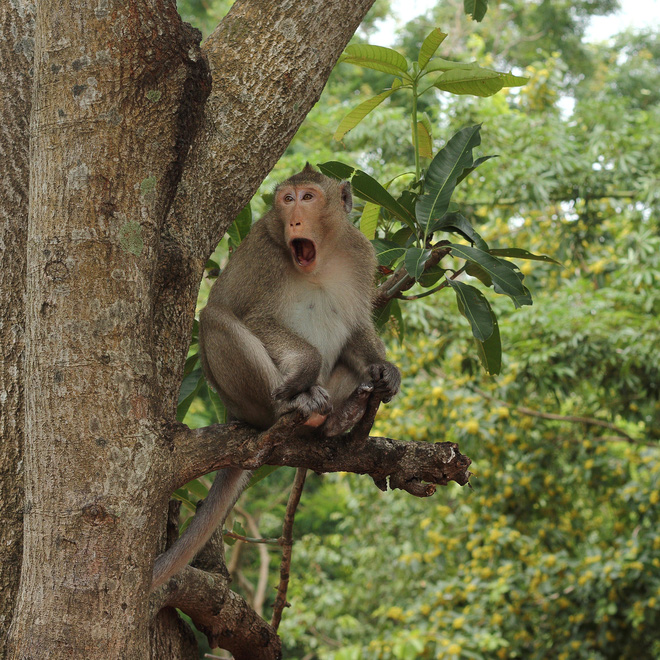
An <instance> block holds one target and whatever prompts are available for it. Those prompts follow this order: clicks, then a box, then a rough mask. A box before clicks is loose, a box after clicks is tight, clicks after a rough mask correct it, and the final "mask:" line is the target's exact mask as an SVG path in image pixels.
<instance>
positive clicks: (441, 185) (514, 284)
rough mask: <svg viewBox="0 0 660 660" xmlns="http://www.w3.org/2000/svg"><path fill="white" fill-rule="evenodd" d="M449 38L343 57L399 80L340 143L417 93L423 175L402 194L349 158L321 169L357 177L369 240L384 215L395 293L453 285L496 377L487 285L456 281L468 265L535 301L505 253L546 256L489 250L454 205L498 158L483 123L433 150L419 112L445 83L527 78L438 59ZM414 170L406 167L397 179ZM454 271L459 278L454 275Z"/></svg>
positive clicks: (352, 119)
mask: <svg viewBox="0 0 660 660" xmlns="http://www.w3.org/2000/svg"><path fill="white" fill-rule="evenodd" d="M472 9H473V10H474V3H473V5H472ZM446 36H447V35H446V34H444V33H443V32H441V31H440V30H439V29H437V28H436V29H434V30H432V31H431V32H430V33H429V34H428V35H427V36H426V38H425V39H424V41H423V42H422V45H421V47H420V49H419V53H418V54H417V57H416V58H415V60H414V61H409V60H407V59H406V58H405V57H404V56H403V55H401V54H400V53H399V52H397V51H396V50H393V49H391V48H384V47H381V46H370V45H368V44H355V45H352V46H349V47H348V48H347V49H346V51H345V52H344V54H343V55H342V57H341V59H340V61H341V62H345V63H349V64H357V65H359V66H362V67H365V68H367V69H373V70H376V71H382V72H384V73H387V74H390V75H393V76H395V78H394V81H393V82H392V84H391V86H390V88H389V89H388V90H386V91H384V92H381V93H380V94H377V95H376V96H373V97H371V98H370V99H368V100H367V101H363V102H362V103H361V104H360V105H359V106H357V107H356V108H354V109H353V110H351V111H350V112H349V113H348V114H347V115H346V117H344V119H343V120H342V122H341V123H340V124H339V127H338V128H337V130H336V132H335V135H334V137H335V139H336V140H341V139H342V138H343V137H344V136H345V135H346V134H347V133H348V132H349V131H350V130H351V129H353V128H355V127H356V126H357V125H358V124H359V123H360V122H361V121H362V120H363V119H364V118H365V117H366V116H367V115H368V114H369V113H371V112H372V111H373V110H374V109H375V108H377V107H378V106H379V105H380V104H381V103H382V102H383V101H384V100H385V99H387V98H389V97H391V96H392V95H394V94H395V93H396V94H398V95H400V94H401V93H402V92H410V99H411V113H410V126H411V129H412V131H411V132H412V145H413V153H414V157H415V171H414V176H413V178H412V180H411V181H410V183H409V184H408V185H407V186H406V187H405V188H404V189H403V190H402V191H401V192H400V194H399V196H398V197H396V198H395V197H393V196H392V195H391V194H390V193H389V192H388V190H387V189H388V188H389V187H390V185H391V183H392V181H390V182H389V183H388V184H386V185H384V186H383V185H381V184H380V183H378V181H377V180H376V179H374V178H373V177H372V176H370V175H369V174H367V173H366V172H364V171H362V170H359V169H357V168H355V167H351V166H349V165H346V164H344V163H341V162H337V161H331V162H327V163H323V164H321V165H320V166H319V167H320V169H321V171H322V172H324V173H325V174H328V175H329V176H334V177H337V178H339V179H350V181H351V183H352V186H353V191H354V192H355V194H356V195H357V196H358V197H361V198H362V199H364V200H365V202H366V204H365V206H364V209H363V213H362V218H361V221H360V226H361V228H362V229H363V231H365V233H367V235H368V237H370V238H372V239H373V238H374V236H375V233H376V225H377V222H376V221H377V219H378V215H379V214H381V215H382V223H381V228H382V229H381V232H379V234H378V238H377V239H375V240H374V241H373V243H374V246H375V248H376V252H377V254H378V260H379V264H380V265H381V269H382V270H383V271H384V272H385V273H386V274H387V275H389V274H393V277H392V280H391V281H394V284H393V285H391V284H390V285H389V286H391V289H390V290H388V291H387V292H386V294H387V295H388V296H393V295H394V296H396V297H397V298H399V299H401V298H404V297H403V296H401V295H400V293H401V291H404V290H407V289H409V288H410V287H411V286H412V285H413V283H415V282H416V283H418V285H419V286H421V288H422V289H426V291H424V290H423V291H422V292H421V293H417V295H416V296H415V298H419V297H422V296H427V295H431V294H433V293H436V292H438V291H440V290H441V289H443V288H446V287H448V286H449V287H451V288H452V289H453V290H454V292H455V293H456V297H457V304H458V309H459V311H460V313H461V314H463V315H464V316H465V317H466V318H467V319H468V321H469V322H470V325H471V327H472V334H473V336H474V339H475V344H476V346H477V352H478V355H479V357H480V359H481V361H482V364H483V365H484V367H485V368H486V370H487V371H488V372H489V373H491V374H496V373H498V372H499V369H500V366H501V353H502V349H501V343H500V335H499V331H498V330H497V320H496V318H495V315H494V313H493V311H492V309H491V307H490V304H489V303H488V300H487V299H486V298H485V297H484V296H483V295H482V294H481V292H480V291H479V290H478V289H476V288H475V287H474V286H472V285H471V284H467V283H463V282H457V281H456V278H457V277H458V276H459V275H461V274H462V273H463V272H466V271H467V272H469V273H470V274H472V275H474V276H475V277H476V278H478V279H479V280H480V281H481V282H482V283H483V284H485V285H486V286H488V287H490V286H492V287H493V289H494V291H495V292H496V293H501V294H505V295H508V296H509V297H510V298H511V300H512V301H513V303H514V305H515V306H516V307H519V306H521V305H530V304H531V302H532V301H531V296H530V293H529V291H528V290H527V289H526V287H525V286H524V285H523V283H522V281H523V277H524V276H523V275H522V274H521V272H520V270H519V269H518V267H517V266H516V265H515V264H514V263H512V262H511V261H508V260H506V259H503V258H502V257H504V256H514V255H515V256H517V257H519V258H523V259H525V258H532V259H537V258H542V257H537V256H536V255H532V254H530V253H529V252H527V251H524V250H521V249H517V250H515V249H514V250H513V251H509V252H507V251H505V250H500V251H499V253H498V254H495V253H494V252H493V251H491V250H489V247H488V245H487V244H486V242H485V241H484V240H483V238H482V237H481V236H480V235H479V234H478V233H477V231H476V230H475V229H474V227H473V225H472V224H471V223H470V221H469V220H468V219H467V218H466V217H465V216H464V215H463V214H462V213H461V212H460V209H459V207H458V206H457V205H456V204H453V203H452V202H451V197H452V194H453V192H454V189H455V188H456V186H457V185H458V184H459V183H460V182H461V181H463V180H464V179H465V178H466V177H468V175H470V174H471V173H472V172H473V171H474V170H475V169H476V168H477V167H478V166H479V165H481V164H482V163H484V162H485V161H487V160H488V159H489V158H490V156H485V157H481V158H476V159H475V158H474V157H473V155H472V152H473V149H475V148H476V147H477V146H479V144H480V142H481V137H480V126H479V125H475V126H468V127H466V128H463V129H462V130H460V131H458V133H456V134H455V135H454V136H453V137H452V138H451V139H449V140H448V141H447V143H446V144H445V146H444V147H443V148H442V149H440V150H439V151H438V153H437V154H436V155H435V156H433V138H432V129H431V122H430V119H429V117H428V115H425V114H424V115H422V116H421V117H420V116H419V115H418V105H419V101H420V98H421V97H422V96H423V95H424V94H427V93H428V92H431V91H433V90H436V89H438V90H442V91H445V92H451V93H453V94H468V95H473V96H480V97H487V96H492V95H493V94H495V93H496V92H498V91H500V90H501V89H502V88H503V87H512V86H518V85H522V84H524V83H525V82H526V79H525V78H521V77H518V76H514V75H512V74H510V73H500V72H497V71H493V70H492V69H485V68H482V67H480V66H479V65H478V64H476V63H474V62H471V63H463V62H456V61H450V60H446V59H444V58H440V57H436V56H435V55H436V52H437V50H438V48H439V46H440V45H441V44H442V42H443V41H444V40H445V38H446ZM425 157H426V158H429V159H430V163H429V164H428V166H427V168H426V169H425V170H422V166H421V160H422V158H425ZM408 174H410V173H408V172H403V173H401V174H400V175H399V176H398V177H395V178H399V177H401V176H407V175H408ZM434 233H435V234H437V233H453V234H456V235H457V236H458V238H462V239H465V240H467V241H468V242H469V243H470V245H468V246H466V245H461V244H455V243H451V242H449V241H447V240H440V241H438V242H434V241H433V235H434ZM446 257H447V258H453V259H457V258H458V259H460V260H463V261H464V262H465V265H463V266H461V267H460V268H458V269H456V268H450V267H448V266H444V267H443V266H442V265H440V262H441V261H442V260H443V259H445V258H446ZM545 259H547V257H545ZM548 260H549V259H548ZM549 261H551V260H549ZM448 272H451V275H447V273H448ZM406 274H407V275H406ZM441 279H442V282H441V283H440V284H438V281H439V280H441ZM392 314H394V315H397V314H398V302H397V301H396V300H395V301H392V302H391V303H389V307H388V308H387V309H386V313H385V314H383V315H382V318H383V319H386V318H387V316H388V315H392Z"/></svg>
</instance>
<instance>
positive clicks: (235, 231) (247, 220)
mask: <svg viewBox="0 0 660 660" xmlns="http://www.w3.org/2000/svg"><path fill="white" fill-rule="evenodd" d="M251 227H252V209H251V208H250V204H248V205H247V206H246V207H245V208H244V209H243V210H242V211H241V212H240V213H239V214H238V215H237V216H236V219H235V220H234V222H232V224H231V226H230V227H229V229H228V230H227V234H228V235H229V244H230V245H231V247H235V248H236V247H238V246H239V245H240V244H241V241H242V240H243V239H244V238H245V237H246V236H247V235H248V232H249V231H250V228H251Z"/></svg>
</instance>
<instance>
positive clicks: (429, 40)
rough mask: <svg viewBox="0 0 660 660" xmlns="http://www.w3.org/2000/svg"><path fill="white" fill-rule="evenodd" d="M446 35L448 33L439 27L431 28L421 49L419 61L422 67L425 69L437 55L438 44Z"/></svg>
mask: <svg viewBox="0 0 660 660" xmlns="http://www.w3.org/2000/svg"><path fill="white" fill-rule="evenodd" d="M446 37H447V35H446V34H445V33H444V32H442V31H441V30H439V29H438V28H434V29H433V30H431V32H430V33H429V34H428V35H427V37H426V39H424V42H423V43H422V47H421V48H420V49H419V58H418V60H417V61H418V63H419V68H420V69H423V68H424V67H425V66H426V65H427V64H428V63H429V60H430V59H431V58H432V57H433V56H434V55H435V51H436V50H438V46H439V45H440V44H441V43H442V42H443V41H444V40H445V38H446Z"/></svg>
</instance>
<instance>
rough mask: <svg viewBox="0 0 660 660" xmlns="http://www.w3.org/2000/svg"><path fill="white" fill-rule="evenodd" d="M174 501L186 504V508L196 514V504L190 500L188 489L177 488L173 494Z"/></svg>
mask: <svg viewBox="0 0 660 660" xmlns="http://www.w3.org/2000/svg"><path fill="white" fill-rule="evenodd" d="M172 499H175V500H179V502H181V503H182V504H185V505H186V507H187V508H189V509H190V510H191V511H192V513H195V509H196V507H195V503H194V502H193V501H192V500H191V499H190V497H189V493H188V488H187V487H182V488H177V489H176V490H175V491H174V492H173V493H172Z"/></svg>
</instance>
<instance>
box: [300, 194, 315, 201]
mask: <svg viewBox="0 0 660 660" xmlns="http://www.w3.org/2000/svg"><path fill="white" fill-rule="evenodd" d="M303 199H305V200H310V199H314V195H312V193H309V192H308V193H305V194H304V195H303Z"/></svg>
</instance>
